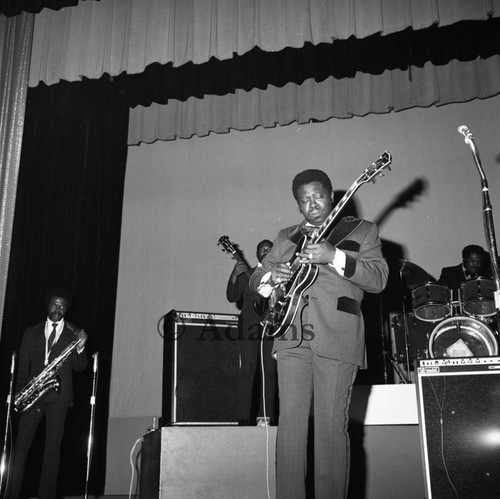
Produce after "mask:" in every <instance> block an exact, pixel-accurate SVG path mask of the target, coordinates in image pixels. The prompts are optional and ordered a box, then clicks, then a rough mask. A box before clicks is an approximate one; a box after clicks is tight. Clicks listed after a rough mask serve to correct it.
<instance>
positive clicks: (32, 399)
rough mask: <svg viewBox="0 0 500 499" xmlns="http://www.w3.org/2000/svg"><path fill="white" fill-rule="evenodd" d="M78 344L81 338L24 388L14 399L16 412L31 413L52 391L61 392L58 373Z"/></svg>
mask: <svg viewBox="0 0 500 499" xmlns="http://www.w3.org/2000/svg"><path fill="white" fill-rule="evenodd" d="M68 326H69V324H68ZM70 329H71V330H72V331H73V332H75V330H74V328H73V327H70ZM78 343H80V339H79V338H77V339H75V340H74V341H72V342H71V343H70V344H69V345H68V346H67V347H66V348H65V349H64V350H63V351H62V352H61V353H60V354H59V355H58V356H57V357H56V358H55V359H53V360H52V361H51V362H50V363H49V364H47V365H46V366H45V368H44V369H43V371H42V372H41V373H40V374H39V375H38V376H35V377H34V378H33V379H31V380H30V381H28V383H26V385H25V386H24V388H23V389H22V390H21V391H20V392H19V393H18V394H17V395H16V396H15V397H14V409H15V410H16V412H19V413H23V412H26V411H29V410H30V409H31V408H32V407H33V405H34V404H36V403H37V402H38V401H39V400H40V399H41V398H42V397H43V396H44V395H46V394H47V393H48V392H50V391H52V390H55V391H56V392H59V391H60V390H61V380H60V378H59V376H57V371H58V370H59V368H60V367H61V366H62V365H63V364H64V362H65V361H66V360H67V358H68V357H69V356H70V355H71V353H72V352H73V350H75V348H76V347H77V346H78Z"/></svg>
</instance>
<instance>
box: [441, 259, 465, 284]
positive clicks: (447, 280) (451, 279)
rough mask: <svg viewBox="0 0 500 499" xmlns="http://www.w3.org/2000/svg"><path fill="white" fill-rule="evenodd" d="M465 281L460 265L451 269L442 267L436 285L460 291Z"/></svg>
mask: <svg viewBox="0 0 500 499" xmlns="http://www.w3.org/2000/svg"><path fill="white" fill-rule="evenodd" d="M466 280H467V278H466V276H465V272H464V268H463V266H462V264H459V265H455V266H453V267H443V269H442V270H441V275H440V276H439V279H438V283H439V284H444V285H445V286H448V288H449V289H460V287H461V285H462V283H463V282H465V281H466Z"/></svg>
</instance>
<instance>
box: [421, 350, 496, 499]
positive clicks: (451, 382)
mask: <svg viewBox="0 0 500 499" xmlns="http://www.w3.org/2000/svg"><path fill="white" fill-rule="evenodd" d="M417 366H418V367H417V396H418V411H419V421H420V433H421V441H422V457H423V465H424V476H425V482H426V483H425V486H426V494H427V495H426V497H427V498H428V499H448V498H455V497H464V498H465V497H467V498H468V499H474V498H477V499H490V498H498V497H499V494H500V357H466V358H446V359H428V360H419V361H418V364H417Z"/></svg>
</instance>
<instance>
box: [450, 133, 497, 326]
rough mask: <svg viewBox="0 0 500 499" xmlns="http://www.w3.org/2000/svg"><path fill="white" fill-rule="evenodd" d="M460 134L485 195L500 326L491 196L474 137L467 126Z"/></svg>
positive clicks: (489, 249)
mask: <svg viewBox="0 0 500 499" xmlns="http://www.w3.org/2000/svg"><path fill="white" fill-rule="evenodd" d="M458 131H459V133H461V134H462V135H463V136H464V137H465V143H466V144H468V145H469V146H470V148H471V150H472V156H473V158H474V161H475V163H476V166H477V170H478V172H479V176H480V177H481V191H482V194H483V223H484V232H485V236H486V244H487V246H488V251H489V253H490V257H491V266H492V270H493V277H494V279H495V285H496V291H495V293H494V297H495V308H496V311H497V314H496V315H497V321H498V322H497V323H498V324H500V321H499V319H500V274H499V270H498V268H499V267H498V251H497V243H496V239H495V226H494V225H493V208H492V207H491V203H490V194H489V189H488V181H487V180H486V176H485V174H484V171H483V168H482V166H481V160H480V159H479V151H478V149H477V147H476V143H475V142H474V138H473V137H472V133H471V132H470V130H469V129H468V128H467V127H466V126H465V125H461V126H459V127H458Z"/></svg>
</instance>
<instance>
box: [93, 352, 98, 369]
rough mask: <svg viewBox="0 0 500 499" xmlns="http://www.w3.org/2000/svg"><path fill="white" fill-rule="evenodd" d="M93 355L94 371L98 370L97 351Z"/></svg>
mask: <svg viewBox="0 0 500 499" xmlns="http://www.w3.org/2000/svg"><path fill="white" fill-rule="evenodd" d="M92 357H94V372H97V352H96V353H95V354H94V355H92Z"/></svg>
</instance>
